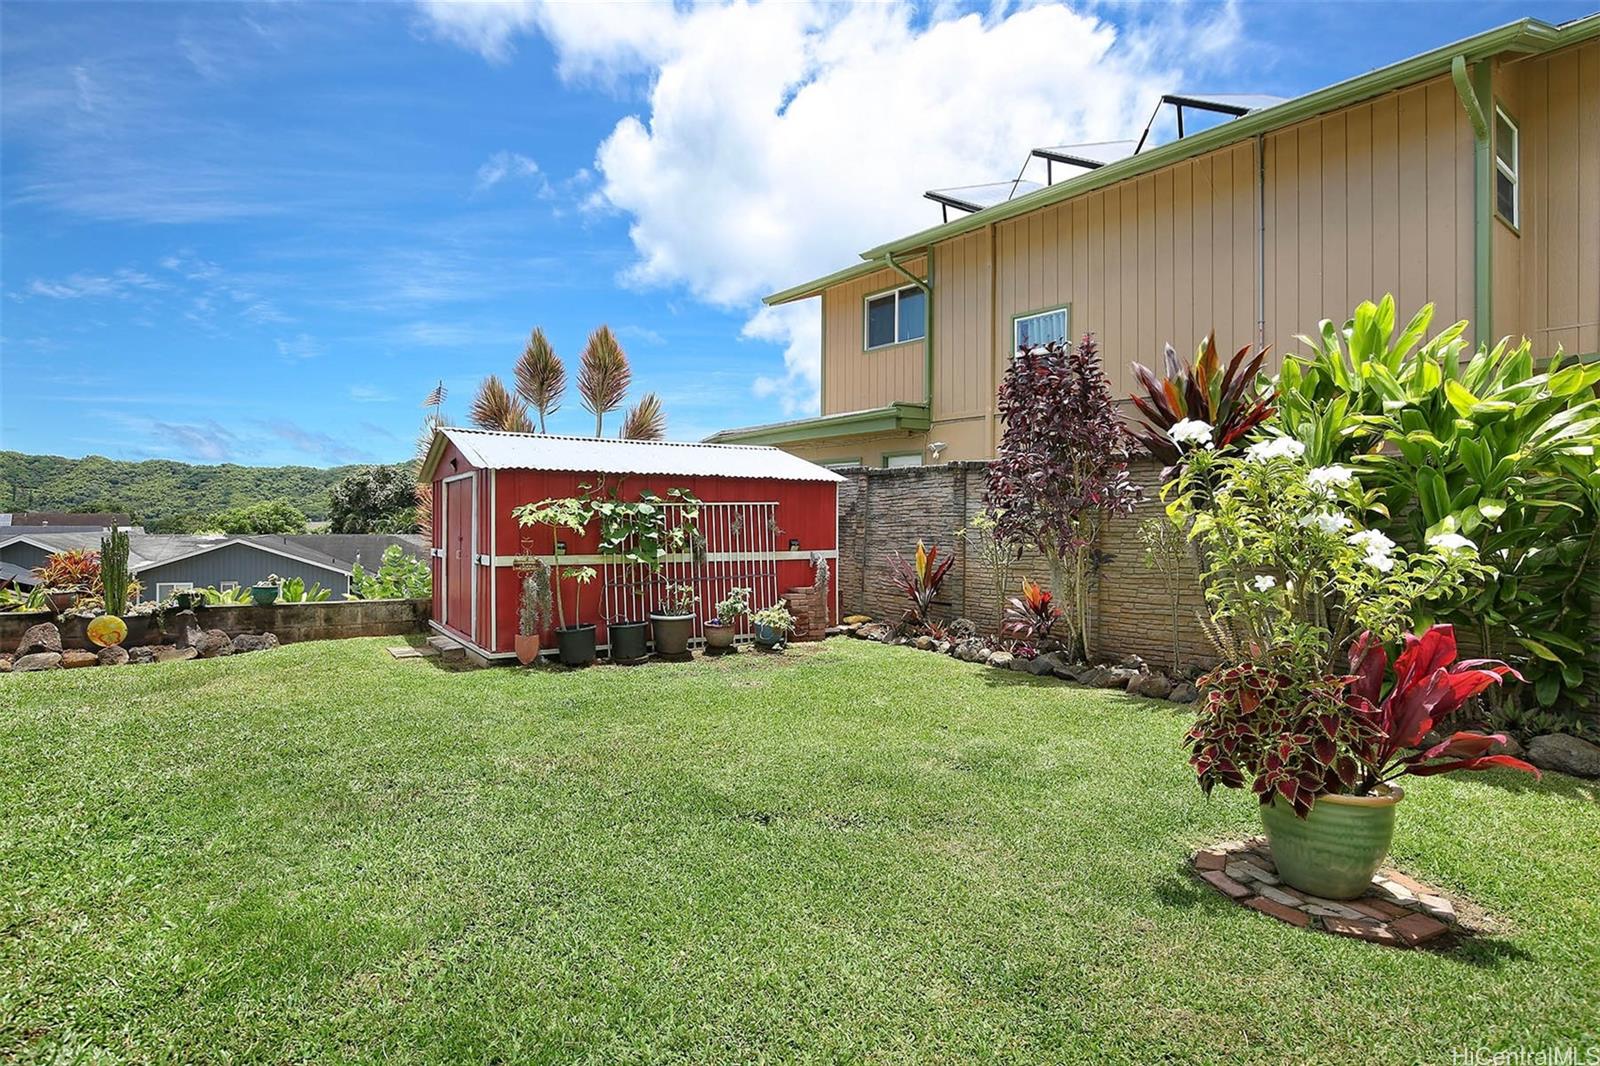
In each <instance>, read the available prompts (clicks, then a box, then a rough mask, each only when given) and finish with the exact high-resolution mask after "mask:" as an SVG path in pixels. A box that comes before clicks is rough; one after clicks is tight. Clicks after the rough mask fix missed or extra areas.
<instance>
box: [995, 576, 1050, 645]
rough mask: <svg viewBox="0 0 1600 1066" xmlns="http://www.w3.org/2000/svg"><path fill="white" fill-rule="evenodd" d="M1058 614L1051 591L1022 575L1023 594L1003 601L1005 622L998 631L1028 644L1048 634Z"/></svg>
mask: <svg viewBox="0 0 1600 1066" xmlns="http://www.w3.org/2000/svg"><path fill="white" fill-rule="evenodd" d="M1060 617H1061V608H1059V607H1057V606H1056V605H1055V600H1054V599H1053V598H1052V597H1051V595H1050V593H1048V592H1046V591H1045V590H1044V589H1042V588H1040V587H1039V583H1038V582H1036V581H1033V580H1031V579H1029V578H1026V577H1025V578H1023V579H1022V595H1021V596H1013V597H1011V599H1010V600H1008V601H1007V602H1006V618H1005V624H1004V625H1002V626H1001V627H1000V631H1001V632H1002V633H1004V634H1005V635H1006V636H1008V637H1014V638H1015V639H1017V640H1021V641H1026V642H1028V643H1030V644H1031V643H1034V642H1036V641H1040V640H1043V639H1045V638H1046V637H1048V636H1049V635H1050V630H1051V629H1052V628H1054V627H1055V624H1056V621H1057V620H1058V619H1059V618H1060Z"/></svg>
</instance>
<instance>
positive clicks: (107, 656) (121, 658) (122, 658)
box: [96, 644, 128, 666]
mask: <svg viewBox="0 0 1600 1066" xmlns="http://www.w3.org/2000/svg"><path fill="white" fill-rule="evenodd" d="M96 658H97V659H99V660H100V665H101V666H123V665H126V663H127V661H128V649H127V648H124V647H123V646H122V645H121V644H112V645H111V646H109V647H105V648H101V649H100V654H99V655H97V656H96Z"/></svg>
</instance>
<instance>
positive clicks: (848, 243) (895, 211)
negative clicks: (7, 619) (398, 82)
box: [423, 2, 1238, 413]
mask: <svg viewBox="0 0 1600 1066" xmlns="http://www.w3.org/2000/svg"><path fill="white" fill-rule="evenodd" d="M423 10H424V11H425V13H426V15H427V16H428V18H429V19H430V20H431V22H432V27H433V29H434V32H436V33H437V34H438V35H440V36H442V37H444V38H446V39H449V40H452V41H455V42H457V43H459V44H462V45H464V46H466V47H469V48H472V49H474V50H476V51H478V52H479V53H480V54H482V55H483V56H484V57H485V58H487V59H489V60H490V61H494V62H500V61H504V60H505V59H506V58H508V57H509V56H510V55H511V54H512V51H513V46H514V41H515V38H516V37H517V35H519V34H522V33H527V32H533V31H535V30H537V32H540V33H542V34H544V35H545V36H546V37H547V38H548V39H549V40H550V42H551V44H552V45H553V46H554V49H555V52H556V55H557V62H558V64H559V67H560V70H561V73H562V75H563V76H564V77H566V78H568V79H570V80H590V81H595V82H599V83H603V84H610V83H617V82H619V81H621V80H623V79H627V78H640V79H644V80H645V81H647V83H648V86H649V89H648V100H647V109H646V112H647V113H643V114H639V115H629V116H627V117H625V118H623V119H622V120H621V121H620V122H618V123H617V125H616V127H615V128H614V129H613V130H612V132H611V134H610V135H609V136H608V137H607V138H606V139H605V140H604V142H603V143H602V144H601V145H600V146H599V148H598V149H597V152H596V170H597V171H598V174H599V184H598V188H597V190H596V193H595V196H596V198H597V199H598V200H599V202H600V204H601V205H603V206H606V207H609V208H610V209H613V210H616V211H619V212H621V213H623V214H624V215H625V216H627V217H628V218H629V219H630V222H631V224H630V228H629V233H630V237H631V239H632V242H633V245H634V250H635V252H636V254H637V259H636V260H635V262H634V263H633V264H632V265H631V266H630V267H629V268H628V269H627V270H626V271H625V274H624V280H625V281H627V282H628V283H630V284H634V285H639V286H679V285H681V286H684V287H686V288H687V289H688V290H689V291H690V292H691V293H692V294H693V295H694V296H695V297H696V298H698V299H700V300H702V301H704V302H706V303H709V304H712V305H715V306H719V307H724V308H741V307H751V308H753V307H754V303H755V301H756V299H758V298H759V297H760V296H761V295H762V294H763V293H765V292H770V291H772V290H774V289H778V288H781V287H784V286H786V285H790V284H793V283H795V282H797V281H802V280H804V279H806V278H808V277H813V276H817V275H820V274H824V273H827V272H829V271H832V270H835V269H837V268H839V267H841V266H846V265H849V264H850V263H853V262H856V261H857V256H856V253H858V252H859V251H860V250H861V249H863V248H866V247H869V246H870V245H872V244H875V243H878V242H880V241H883V240H887V239H891V238H894V237H897V236H900V235H902V234H905V233H909V232H913V231H915V230H918V229H921V228H924V227H926V226H929V225H932V224H933V223H935V222H937V221H938V215H937V213H936V210H937V209H936V208H934V207H933V206H932V205H931V204H929V203H928V202H927V201H926V200H923V199H922V197H921V194H922V192H923V191H924V190H926V189H929V188H937V187H940V186H947V185H962V184H969V183H975V182H983V181H994V180H999V179H1004V178H1010V177H1013V176H1014V175H1015V174H1016V173H1017V171H1018V168H1019V166H1021V164H1022V163H1023V161H1024V160H1025V159H1026V157H1027V153H1028V150H1029V149H1030V148H1033V147H1035V146H1037V145H1041V144H1061V143H1071V142H1073V141H1079V140H1084V141H1089V140H1107V139H1115V138H1120V137H1126V136H1129V135H1131V134H1134V133H1136V132H1137V131H1138V130H1139V129H1140V128H1141V127H1142V126H1143V123H1144V121H1145V120H1146V118H1147V117H1148V116H1149V113H1150V110H1151V108H1152V107H1153V105H1154V103H1155V99H1156V97H1157V96H1158V95H1159V93H1160V92H1162V91H1163V90H1170V89H1172V88H1175V87H1178V86H1180V85H1181V84H1182V82H1183V77H1182V75H1183V73H1184V72H1185V71H1184V65H1185V63H1186V62H1188V61H1189V59H1190V57H1191V56H1215V55H1217V54H1219V53H1223V52H1225V50H1226V46H1227V44H1228V42H1229V41H1231V40H1233V39H1234V38H1235V37H1236V36H1237V32H1238V30H1237V25H1238V21H1237V14H1236V12H1235V11H1234V9H1233V8H1231V7H1224V8H1222V9H1220V11H1219V10H1217V9H1208V10H1207V11H1205V12H1200V11H1197V10H1195V9H1193V8H1192V7H1190V6H1189V5H1174V6H1172V7H1169V8H1162V9H1156V10H1155V11H1154V12H1153V13H1152V14H1150V15H1145V14H1144V13H1143V11H1141V10H1139V9H1118V17H1119V18H1129V19H1139V18H1143V19H1146V20H1147V21H1145V22H1143V23H1141V24H1136V25H1131V26H1124V27H1122V28H1120V29H1119V27H1117V26H1114V25H1113V24H1111V23H1110V22H1108V21H1105V20H1103V19H1101V18H1098V17H1096V16H1094V15H1092V14H1087V13H1084V12H1081V11H1074V10H1072V9H1070V8H1067V7H1063V6H1058V5H1039V6H1024V7H1022V8H1020V9H1011V8H1009V7H1008V6H1006V5H1000V6H998V7H997V8H996V9H995V10H994V11H991V13H990V14H989V15H988V16H987V17H984V16H980V15H977V14H964V15H961V14H953V13H949V12H947V11H945V10H944V9H942V8H936V9H934V10H933V11H932V12H931V13H928V12H926V11H925V10H924V11H922V12H920V13H919V10H918V9H915V8H912V7H910V6H899V5H863V6H857V7H843V6H833V5H814V6H810V5H800V4H786V3H766V4H754V5H734V6H703V7H693V8H682V9H679V8H674V7H671V6H667V5H650V6H648V7H645V6H640V5H612V4H597V5H578V4H555V5H549V6H544V5H536V4H531V3H520V4H498V3H497V4H456V3H439V2H429V3H426V4H425V6H424V8H423ZM818 315H819V311H818V309H817V307H816V306H815V303H814V302H813V303H808V304H807V305H805V306H803V307H802V308H800V309H799V310H795V311H782V312H777V311H770V310H762V311H760V312H757V313H755V314H754V317H752V318H751V319H750V321H749V322H748V324H747V326H746V328H745V330H744V335H745V336H746V337H749V338H752V339H758V340H764V341H770V342H773V343H780V344H783V345H785V354H784V364H785V372H784V374H783V375H782V376H767V377H762V378H760V379H759V380H758V381H756V382H755V389H756V391H757V393H758V395H761V396H764V397H770V398H773V399H774V400H776V401H777V402H778V403H779V405H780V406H781V407H782V409H783V410H784V411H785V413H797V412H799V411H802V410H806V409H814V405H815V399H816V383H817V379H818V372H817V361H818V352H817V342H818V332H819V331H818V329H817V324H816V319H817V317H818Z"/></svg>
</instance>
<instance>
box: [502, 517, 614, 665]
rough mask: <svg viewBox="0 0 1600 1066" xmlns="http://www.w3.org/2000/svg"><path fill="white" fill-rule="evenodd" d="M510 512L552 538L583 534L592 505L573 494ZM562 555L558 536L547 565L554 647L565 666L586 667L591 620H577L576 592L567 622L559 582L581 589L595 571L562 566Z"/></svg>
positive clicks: (580, 598)
mask: <svg viewBox="0 0 1600 1066" xmlns="http://www.w3.org/2000/svg"><path fill="white" fill-rule="evenodd" d="M511 513H512V515H513V516H514V517H515V518H516V520H517V522H518V523H519V524H520V525H523V526H548V527H550V531H551V534H552V536H553V537H554V536H555V535H556V534H558V533H559V532H560V531H561V530H563V529H565V530H569V531H571V532H573V533H575V534H579V535H582V534H583V532H584V531H585V530H586V529H587V528H588V526H589V523H590V522H591V521H593V519H594V507H593V505H592V504H591V503H590V501H588V500H585V499H581V498H579V497H576V496H566V497H560V498H549V499H544V500H540V501H539V502H538V503H525V504H522V505H521V506H519V507H514V508H512V510H511ZM564 554H565V549H564V547H563V545H562V542H561V541H560V540H559V539H557V540H556V541H555V552H554V555H555V562H554V563H552V564H551V566H550V586H551V590H552V594H553V598H554V599H555V601H556V649H557V652H558V653H559V655H560V657H561V661H562V662H563V663H564V664H566V665H567V666H585V665H587V664H589V663H592V662H594V656H595V643H594V628H595V627H594V623H593V622H579V621H578V616H579V612H580V611H581V610H582V607H583V596H582V592H581V591H579V592H578V593H577V597H578V598H577V599H576V600H574V601H573V605H572V606H573V624H572V625H570V626H569V625H567V608H566V595H565V591H564V589H563V587H562V582H563V581H566V580H571V581H572V582H573V583H574V584H576V585H578V586H579V589H580V590H581V588H582V586H584V585H587V584H589V582H591V581H593V580H594V579H595V570H594V567H592V566H566V565H563V564H562V562H561V558H562V556H563V555H564Z"/></svg>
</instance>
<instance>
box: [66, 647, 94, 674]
mask: <svg viewBox="0 0 1600 1066" xmlns="http://www.w3.org/2000/svg"><path fill="white" fill-rule="evenodd" d="M99 665H100V656H98V655H96V654H95V653H94V652H92V651H64V652H62V653H61V668H62V669H63V670H78V669H81V668H82V667H85V666H99Z"/></svg>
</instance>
